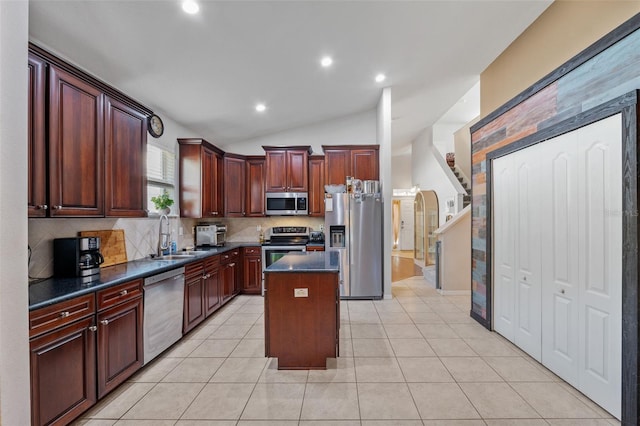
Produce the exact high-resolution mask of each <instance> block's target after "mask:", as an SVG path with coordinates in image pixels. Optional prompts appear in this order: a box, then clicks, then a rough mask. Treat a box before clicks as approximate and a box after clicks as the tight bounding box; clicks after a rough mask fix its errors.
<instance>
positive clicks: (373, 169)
mask: <svg viewBox="0 0 640 426" xmlns="http://www.w3.org/2000/svg"><path fill="white" fill-rule="evenodd" d="M351 173H352V174H351V176H353V177H354V178H356V179H360V180H379V177H380V166H379V160H378V147H377V146H376V147H374V148H362V149H358V148H356V149H353V150H351Z"/></svg>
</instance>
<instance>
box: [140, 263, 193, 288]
mask: <svg viewBox="0 0 640 426" xmlns="http://www.w3.org/2000/svg"><path fill="white" fill-rule="evenodd" d="M174 279H175V280H178V279H184V266H183V267H180V268H176V269H172V270H170V271H166V272H163V273H161V274H157V275H154V276H151V277H147V278H145V279H144V286H145V287H149V286H151V285H154V284H157V283H160V282H162V281H167V280H174Z"/></svg>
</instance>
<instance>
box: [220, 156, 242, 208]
mask: <svg viewBox="0 0 640 426" xmlns="http://www.w3.org/2000/svg"><path fill="white" fill-rule="evenodd" d="M245 168H246V161H245V159H244V157H243V156H241V155H235V154H225V156H224V215H225V216H226V217H244V216H245V215H246V210H245V186H246V181H245V179H246V170H245Z"/></svg>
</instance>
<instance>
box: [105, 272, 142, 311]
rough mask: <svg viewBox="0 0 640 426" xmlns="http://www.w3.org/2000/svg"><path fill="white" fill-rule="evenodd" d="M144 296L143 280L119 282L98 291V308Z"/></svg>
mask: <svg viewBox="0 0 640 426" xmlns="http://www.w3.org/2000/svg"><path fill="white" fill-rule="evenodd" d="M140 296H142V280H141V279H140V280H135V281H130V282H128V283H124V284H119V285H117V286H114V287H111V288H108V289H106V290H102V291H99V292H98V295H97V298H98V301H97V302H98V310H99V311H101V310H103V309H105V308H108V307H111V306H115V305H119V304H120V303H123V302H127V301H129V300H133V299H135V298H136V297H140Z"/></svg>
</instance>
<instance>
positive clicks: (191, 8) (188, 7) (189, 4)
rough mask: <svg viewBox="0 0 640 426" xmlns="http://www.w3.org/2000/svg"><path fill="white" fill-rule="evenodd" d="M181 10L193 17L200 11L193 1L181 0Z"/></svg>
mask: <svg viewBox="0 0 640 426" xmlns="http://www.w3.org/2000/svg"><path fill="white" fill-rule="evenodd" d="M182 10H184V11H185V12H186V13H188V14H189V15H195V14H196V13H198V12H199V11H200V6H198V3H196V2H195V1H194V0H183V2H182Z"/></svg>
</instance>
